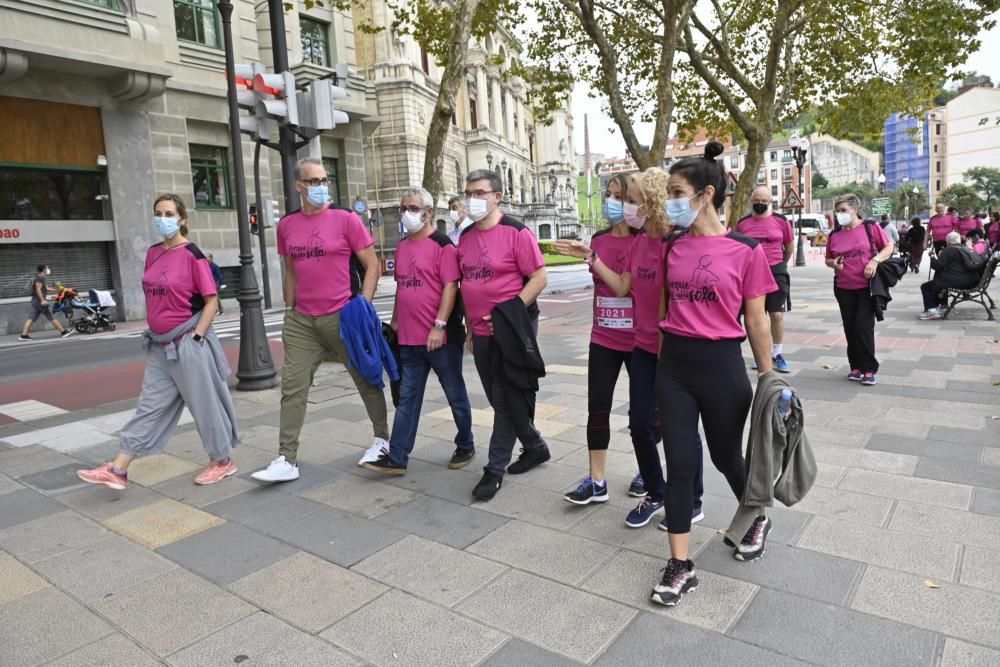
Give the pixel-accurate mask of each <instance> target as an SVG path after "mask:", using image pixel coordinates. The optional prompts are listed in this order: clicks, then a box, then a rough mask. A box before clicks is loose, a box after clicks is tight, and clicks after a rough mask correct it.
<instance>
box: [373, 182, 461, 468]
mask: <svg viewBox="0 0 1000 667" xmlns="http://www.w3.org/2000/svg"><path fill="white" fill-rule="evenodd" d="M399 211H400V216H401V218H402V222H403V227H404V228H405V229H406V237H405V238H404V239H403V240H402V241H400V242H399V246H398V247H397V248H396V302H395V306H394V307H393V311H392V322H391V326H392V328H393V329H394V330H395V331H396V336H397V338H398V340H399V359H400V369H401V373H402V380H401V385H400V388H399V405H397V406H396V417H395V419H394V420H393V422H392V437H391V438H390V439H389V451H388V452H386V453H384V454H382V455H381V456H380V457H379V458H378V460H376V461H373V462H370V463H365V464H363V466H362V467H364V468H366V469H368V470H371V471H373V472H379V473H383V474H386V475H403V474H405V473H406V466H407V464H408V463H409V460H410V452H412V451H413V443H414V442H415V441H416V438H417V425H418V424H419V423H420V408H421V406H422V405H423V402H424V389H425V388H426V387H427V376H428V375H429V374H430V371H431V370H432V369H433V370H434V373H435V374H436V375H437V377H438V380H439V381H440V382H441V388H442V389H443V390H444V395H445V397H446V398H447V399H448V405H449V406H450V407H451V415H452V417H454V419H455V426H457V427H458V435H457V436H455V447H456V449H455V453H454V454H452V456H451V461H450V462H449V463H448V467H449V468H452V469H458V468H464V467H465V466H467V465H468V464H469V462H470V461H471V460H472V457H473V456H475V452H476V450H475V448H474V447H473V441H472V406H471V405H470V404H469V395H468V393H467V392H466V389H465V380H464V379H462V345H463V344H464V343H465V327H463V326H462V312H461V311H462V308H461V305H459V304H457V303H456V302H457V298H458V279H459V277H460V274H459V271H458V248H456V247H455V244H454V243H452V242H451V239H449V238H448V236H447V235H446V234H445V233H444V232H440V231H437V229H436V228H435V226H434V197H432V196H431V193H430V192H428V191H427V190H425V189H424V188H407V189H406V190H404V191H403V197H402V201H401V202H400V207H399Z"/></svg>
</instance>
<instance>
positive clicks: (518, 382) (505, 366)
mask: <svg viewBox="0 0 1000 667" xmlns="http://www.w3.org/2000/svg"><path fill="white" fill-rule="evenodd" d="M490 316H491V317H492V320H493V341H492V342H493V345H491V346H490V349H491V358H490V365H491V367H492V368H493V372H494V374H496V375H499V376H501V377H503V378H504V379H505V380H506V381H507V383H508V384H510V385H513V386H514V387H517V388H518V389H521V390H528V391H538V378H541V377H545V361H543V360H542V353H541V352H540V351H539V349H538V340H537V338H536V337H535V322H537V319H538V316H537V315H534V316H532V314H531V313H529V311H528V308H527V306H525V305H524V302H523V301H521V299H520V297H514V298H513V299H511V300H510V301H504V302H503V303H498V304H497V305H495V306H494V307H493V310H492V311H491V312H490Z"/></svg>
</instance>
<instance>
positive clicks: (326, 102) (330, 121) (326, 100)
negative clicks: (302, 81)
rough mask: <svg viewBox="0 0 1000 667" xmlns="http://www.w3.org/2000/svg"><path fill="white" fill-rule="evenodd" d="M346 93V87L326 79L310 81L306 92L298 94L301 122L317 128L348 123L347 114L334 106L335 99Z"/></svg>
mask: <svg viewBox="0 0 1000 667" xmlns="http://www.w3.org/2000/svg"><path fill="white" fill-rule="evenodd" d="M347 95H348V92H347V89H346V88H342V87H341V86H335V85H333V83H332V82H331V81H329V80H327V79H317V80H315V81H310V82H309V88H308V89H307V90H306V92H304V93H301V94H300V95H299V101H300V104H299V108H300V109H301V110H302V112H303V113H302V117H301V118H300V120H301V121H302V124H303V125H304V126H306V127H312V128H315V129H317V130H332V129H333V128H335V127H337V125H344V124H346V123H349V122H350V121H351V119H350V118H349V117H348V116H347V114H346V113H344V112H343V111H340V110H339V109H337V107H336V104H337V100H342V99H344V98H346V97H347Z"/></svg>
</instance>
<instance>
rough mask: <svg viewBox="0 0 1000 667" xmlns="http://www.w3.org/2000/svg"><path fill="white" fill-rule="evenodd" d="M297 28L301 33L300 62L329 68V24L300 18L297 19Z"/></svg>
mask: <svg viewBox="0 0 1000 667" xmlns="http://www.w3.org/2000/svg"><path fill="white" fill-rule="evenodd" d="M299 28H300V32H301V33H302V60H303V61H304V62H307V63H312V64H314V65H319V66H320V67H329V66H330V26H329V24H327V23H323V22H322V21H316V20H313V19H310V18H305V17H302V18H300V19H299Z"/></svg>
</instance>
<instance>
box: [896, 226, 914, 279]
mask: <svg viewBox="0 0 1000 667" xmlns="http://www.w3.org/2000/svg"><path fill="white" fill-rule="evenodd" d="M898 250H899V258H900V259H901V260H903V265H904V266H905V267H906V270H907V271H913V270H915V269H916V268H917V267H915V266H913V255H912V254H911V253H910V234H909V231H907V232H906V233H903V234H900V235H899V247H898Z"/></svg>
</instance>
